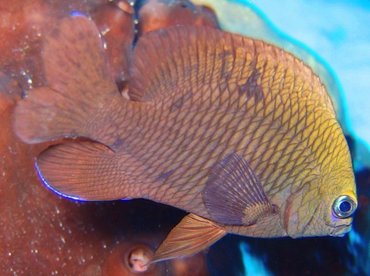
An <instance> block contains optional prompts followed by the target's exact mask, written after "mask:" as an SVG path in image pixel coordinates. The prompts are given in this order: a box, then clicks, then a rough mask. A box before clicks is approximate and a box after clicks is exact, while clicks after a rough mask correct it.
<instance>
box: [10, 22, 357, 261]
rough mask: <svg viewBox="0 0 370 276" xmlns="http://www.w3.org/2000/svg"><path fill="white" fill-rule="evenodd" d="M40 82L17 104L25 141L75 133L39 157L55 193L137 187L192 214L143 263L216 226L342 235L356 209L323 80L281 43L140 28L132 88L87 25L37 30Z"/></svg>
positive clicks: (208, 238) (187, 250)
mask: <svg viewBox="0 0 370 276" xmlns="http://www.w3.org/2000/svg"><path fill="white" fill-rule="evenodd" d="M42 54H43V62H44V69H45V76H46V79H47V82H48V86H47V87H40V88H35V89H33V90H32V91H30V92H29V94H28V96H27V97H25V99H24V100H22V101H20V102H19V104H18V106H17V108H16V111H15V131H16V133H17V135H18V136H19V137H20V138H21V139H22V140H23V141H24V142H26V143H30V144H32V143H40V142H44V141H50V140H55V139H60V138H75V137H84V138H88V139H89V140H85V141H81V140H79V141H69V142H65V143H63V144H60V145H57V146H53V147H51V148H49V149H47V150H46V151H45V152H43V153H42V154H41V155H40V156H39V157H38V159H37V164H36V167H37V170H38V172H39V174H40V177H41V178H42V180H43V181H44V183H45V184H46V185H47V186H48V187H50V188H51V189H52V190H54V191H56V192H57V193H59V194H62V195H64V196H67V197H71V198H77V199H80V200H115V199H122V198H146V199H150V200H153V201H156V202H161V203H164V204H168V205H172V206H175V207H177V208H181V209H183V210H186V211H187V212H189V214H188V215H187V216H185V217H184V218H183V220H182V221H181V222H180V223H179V224H178V225H177V226H176V227H174V229H173V230H172V231H171V232H170V233H169V235H168V236H167V238H166V239H165V241H164V242H163V243H162V244H161V245H160V247H159V248H158V249H157V251H156V254H155V256H154V259H153V261H159V260H163V259H170V258H175V257H180V256H186V255H189V254H194V253H196V252H198V251H200V250H202V249H204V248H206V247H208V246H210V245H211V244H213V243H214V242H215V241H217V240H218V239H220V238H221V237H223V236H224V235H226V234H227V233H234V234H239V235H245V236H253V237H282V236H290V237H293V238H294V237H304V236H322V235H331V236H342V235H344V234H345V233H346V232H348V231H349V230H350V227H351V222H352V218H351V215H352V214H353V212H354V211H355V209H356V207H357V198H356V189H355V182H354V175H353V170H352V165H351V158H350V154H349V150H348V146H347V144H346V140H345V137H344V135H343V133H342V130H341V128H340V126H339V124H338V122H337V120H336V118H335V112H334V109H333V106H332V103H331V100H330V98H329V97H328V94H327V92H326V90H325V87H324V86H323V85H322V83H321V82H320V80H319V78H318V77H317V76H316V75H315V74H314V73H312V71H311V70H310V68H308V67H307V66H305V65H304V64H303V63H302V62H301V61H300V60H298V59H296V58H295V57H293V56H292V55H291V54H289V53H287V52H284V51H283V50H281V49H279V48H276V47H274V46H272V45H269V44H266V43H264V42H262V41H257V40H252V39H249V38H246V37H242V36H239V35H234V34H229V33H226V32H222V31H219V30H215V29H209V28H206V27H191V26H187V27H185V26H183V27H179V26H177V27H171V28H167V29H163V30H160V31H155V32H151V33H148V34H146V35H144V36H143V37H141V38H140V39H139V41H138V43H137V45H136V47H135V50H134V54H133V57H132V64H131V68H130V77H129V84H128V87H129V92H128V94H129V97H130V99H128V98H127V97H124V96H122V95H121V94H120V92H119V91H118V90H117V87H116V85H115V83H114V81H113V80H112V79H111V75H110V73H109V67H108V65H107V63H106V61H105V57H104V50H103V47H102V42H101V39H100V36H99V33H98V31H97V29H96V27H95V24H94V23H93V22H92V21H90V20H88V19H86V18H84V17H73V18H67V19H64V20H62V22H61V25H60V26H59V27H58V28H56V29H55V30H53V31H52V32H51V33H50V34H49V35H48V36H46V37H45V43H44V47H43V53H42Z"/></svg>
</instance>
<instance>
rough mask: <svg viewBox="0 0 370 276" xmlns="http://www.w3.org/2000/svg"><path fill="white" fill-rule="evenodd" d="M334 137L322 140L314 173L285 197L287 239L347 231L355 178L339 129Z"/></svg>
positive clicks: (355, 202) (335, 234)
mask: <svg viewBox="0 0 370 276" xmlns="http://www.w3.org/2000/svg"><path fill="white" fill-rule="evenodd" d="M334 134H335V135H333V136H331V137H326V138H330V139H326V140H325V141H327V142H324V143H323V145H322V149H323V150H322V151H321V152H320V151H319V152H320V154H321V157H320V158H321V159H319V158H317V159H316V160H317V161H316V164H315V166H314V167H315V169H313V170H312V171H311V173H310V174H308V175H306V177H305V179H303V180H302V183H301V184H300V185H297V186H296V190H295V191H293V192H292V193H291V195H290V196H289V197H288V200H287V202H286V205H285V211H284V212H283V214H282V217H283V218H282V220H283V221H284V223H282V225H284V228H285V231H286V233H287V234H288V236H291V237H293V238H298V237H307V236H328V235H329V236H344V235H345V234H346V233H347V232H349V231H350V230H351V224H352V220H353V218H352V215H353V213H354V212H355V211H356V208H357V195H356V185H355V178H354V173H353V169H352V162H351V157H350V153H349V149H348V145H347V143H346V140H345V137H344V135H343V133H342V132H341V130H340V129H339V128H338V132H337V133H334ZM333 145H335V146H333ZM322 156H325V158H322Z"/></svg>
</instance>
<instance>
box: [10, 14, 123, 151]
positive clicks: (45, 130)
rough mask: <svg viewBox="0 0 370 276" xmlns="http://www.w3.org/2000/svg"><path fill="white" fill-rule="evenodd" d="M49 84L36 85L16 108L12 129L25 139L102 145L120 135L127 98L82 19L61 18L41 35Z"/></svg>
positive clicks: (96, 37)
mask: <svg viewBox="0 0 370 276" xmlns="http://www.w3.org/2000/svg"><path fill="white" fill-rule="evenodd" d="M42 57H43V62H44V70H45V75H46V79H47V82H48V87H43V88H36V89H33V90H31V91H30V93H29V95H28V96H27V97H26V98H25V99H24V100H23V101H21V102H20V103H19V104H18V106H17V108H16V110H15V131H16V133H17V135H18V136H19V137H20V138H21V139H22V140H23V141H24V142H27V143H39V142H43V141H48V140H53V139H59V138H63V137H76V136H83V137H87V138H90V139H93V140H96V141H99V142H101V143H104V144H106V145H111V144H113V143H114V142H115V141H116V140H117V138H118V137H116V136H117V128H118V126H119V123H120V118H122V114H120V112H121V111H122V104H123V102H124V101H125V100H124V99H123V97H122V96H121V95H120V93H119V92H118V90H117V87H116V85H115V83H114V82H113V80H112V79H111V76H110V74H109V69H108V67H107V64H106V61H105V59H104V55H103V47H102V42H101V39H100V37H99V33H98V30H97V28H96V26H95V24H94V23H93V22H92V21H91V20H89V19H87V18H84V17H80V16H78V17H71V18H67V19H64V20H62V22H61V25H60V26H59V27H58V28H57V29H55V30H53V31H52V32H51V33H50V34H49V35H47V36H46V37H45V42H44V48H43V53H42Z"/></svg>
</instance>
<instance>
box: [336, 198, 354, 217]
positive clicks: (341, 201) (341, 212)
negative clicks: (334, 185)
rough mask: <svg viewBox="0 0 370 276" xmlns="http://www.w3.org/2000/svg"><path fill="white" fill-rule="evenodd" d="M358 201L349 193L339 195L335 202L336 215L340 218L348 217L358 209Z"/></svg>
mask: <svg viewBox="0 0 370 276" xmlns="http://www.w3.org/2000/svg"><path fill="white" fill-rule="evenodd" d="M356 208H357V204H356V202H355V201H354V200H353V199H352V198H351V197H349V196H347V195H342V196H339V197H338V198H337V199H336V200H335V201H334V203H333V212H334V215H335V216H336V217H338V218H348V217H350V216H351V215H352V214H353V213H354V212H355V210H356Z"/></svg>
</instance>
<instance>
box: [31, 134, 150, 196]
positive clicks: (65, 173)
mask: <svg viewBox="0 0 370 276" xmlns="http://www.w3.org/2000/svg"><path fill="white" fill-rule="evenodd" d="M36 164H37V165H36V166H37V170H38V172H39V175H40V177H41V178H42V180H43V182H44V183H45V185H47V186H48V187H49V188H50V189H51V190H53V191H54V192H56V193H58V194H60V195H63V196H67V197H70V198H74V199H80V200H114V199H121V198H125V197H126V198H127V197H140V196H144V195H145V192H143V190H145V189H144V188H143V184H144V183H145V181H147V179H148V178H147V177H146V173H145V169H144V167H143V166H142V165H141V164H140V163H139V162H138V161H137V160H135V159H134V158H133V157H132V156H131V155H129V154H126V153H124V152H122V151H121V152H119V153H114V152H113V151H112V150H111V149H109V148H107V147H106V146H104V145H102V144H100V143H95V142H90V141H85V142H72V143H65V144H61V145H57V146H52V147H51V148H49V149H47V150H46V151H44V152H42V153H41V154H40V155H39V157H38V158H37V163H36ZM133 184H135V185H133ZM146 186H147V185H146Z"/></svg>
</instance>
